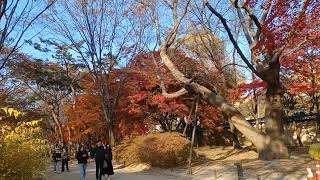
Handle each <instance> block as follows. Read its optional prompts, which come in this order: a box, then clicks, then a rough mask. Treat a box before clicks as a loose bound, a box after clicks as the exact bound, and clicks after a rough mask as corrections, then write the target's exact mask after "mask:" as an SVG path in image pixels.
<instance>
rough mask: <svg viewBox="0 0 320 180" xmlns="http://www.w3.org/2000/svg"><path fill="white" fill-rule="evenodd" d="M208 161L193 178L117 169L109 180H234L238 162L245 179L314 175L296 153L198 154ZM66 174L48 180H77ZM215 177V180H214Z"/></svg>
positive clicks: (293, 179) (178, 171) (295, 179)
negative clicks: (278, 156) (265, 157)
mask: <svg viewBox="0 0 320 180" xmlns="http://www.w3.org/2000/svg"><path fill="white" fill-rule="evenodd" d="M198 152H199V153H201V154H202V155H204V156H206V158H207V159H208V160H209V161H207V162H202V163H200V164H199V165H194V167H193V175H192V176H190V175H187V174H186V172H187V169H186V168H175V169H152V170H147V169H146V167H145V166H142V165H141V166H135V167H126V168H117V166H115V175H114V176H112V177H111V179H112V180H151V179H152V180H174V179H177V180H214V179H217V180H236V179H238V178H237V169H236V167H235V165H234V163H235V162H242V165H243V171H244V176H245V179H247V180H257V179H258V176H260V179H263V180H269V179H270V180H305V179H306V170H305V166H306V164H308V163H309V164H311V165H312V169H313V172H314V173H315V170H314V168H315V161H314V160H311V159H310V158H308V156H307V155H306V154H305V153H296V155H292V156H291V158H290V159H282V160H273V161H260V160H257V154H256V153H255V152H254V151H247V152H246V151H245V152H237V151H233V150H232V148H231V149H230V148H223V149H221V148H220V147H219V148H208V149H202V150H199V151H198ZM70 168H71V171H70V172H64V173H61V174H55V173H53V172H51V171H50V172H49V173H48V176H47V177H48V179H49V180H78V179H79V174H80V173H79V169H78V167H77V164H72V165H71V166H70ZM215 177H216V178H215ZM86 179H87V180H95V167H94V163H93V162H91V163H89V165H88V169H87V178H86Z"/></svg>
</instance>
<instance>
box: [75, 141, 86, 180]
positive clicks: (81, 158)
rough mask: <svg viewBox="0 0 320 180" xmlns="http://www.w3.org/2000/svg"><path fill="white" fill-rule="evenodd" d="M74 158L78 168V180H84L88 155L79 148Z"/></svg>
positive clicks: (82, 148) (81, 147)
mask: <svg viewBox="0 0 320 180" xmlns="http://www.w3.org/2000/svg"><path fill="white" fill-rule="evenodd" d="M76 158H77V160H78V164H79V168H80V180H85V178H86V174H87V163H88V158H89V154H88V152H87V151H86V150H85V148H84V147H83V146H80V147H79V151H78V152H77V154H76Z"/></svg>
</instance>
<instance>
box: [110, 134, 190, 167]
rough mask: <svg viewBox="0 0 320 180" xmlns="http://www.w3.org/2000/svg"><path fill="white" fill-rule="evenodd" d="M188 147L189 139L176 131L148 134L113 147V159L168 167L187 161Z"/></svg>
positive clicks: (128, 163) (127, 162) (127, 163)
mask: <svg viewBox="0 0 320 180" xmlns="http://www.w3.org/2000/svg"><path fill="white" fill-rule="evenodd" d="M189 148H190V141H189V140H187V139H186V138H184V137H182V136H181V135H180V134H178V133H159V134H149V135H147V136H140V137H137V138H135V139H131V140H125V141H123V143H122V144H120V145H118V146H117V147H115V148H114V159H115V160H116V161H117V162H120V163H121V162H125V163H126V165H130V164H141V163H142V164H149V165H150V166H152V167H165V168H170V167H174V166H178V165H182V164H184V163H185V162H186V161H187V159H188V155H189Z"/></svg>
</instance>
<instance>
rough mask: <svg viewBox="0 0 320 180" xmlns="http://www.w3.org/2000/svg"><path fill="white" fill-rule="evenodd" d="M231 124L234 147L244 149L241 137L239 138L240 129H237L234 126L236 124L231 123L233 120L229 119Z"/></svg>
mask: <svg viewBox="0 0 320 180" xmlns="http://www.w3.org/2000/svg"><path fill="white" fill-rule="evenodd" d="M229 125H230V130H231V133H232V145H233V148H234V149H242V147H241V145H240V142H239V138H238V131H237V129H236V128H235V127H234V125H233V124H232V123H231V121H230V120H229Z"/></svg>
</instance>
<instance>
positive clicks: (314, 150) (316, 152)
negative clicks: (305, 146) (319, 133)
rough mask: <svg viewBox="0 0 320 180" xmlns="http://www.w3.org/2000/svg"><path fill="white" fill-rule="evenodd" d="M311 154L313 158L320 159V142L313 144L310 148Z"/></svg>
mask: <svg viewBox="0 0 320 180" xmlns="http://www.w3.org/2000/svg"><path fill="white" fill-rule="evenodd" d="M309 156H310V157H311V158H312V159H317V160H320V143H316V144H312V145H311V146H310V148H309Z"/></svg>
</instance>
